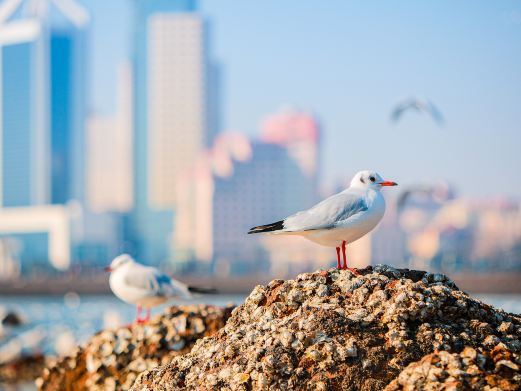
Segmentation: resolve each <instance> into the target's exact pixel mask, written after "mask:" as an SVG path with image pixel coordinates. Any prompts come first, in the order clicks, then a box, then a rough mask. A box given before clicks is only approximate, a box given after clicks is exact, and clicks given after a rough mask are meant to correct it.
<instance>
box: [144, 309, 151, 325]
mask: <svg viewBox="0 0 521 391" xmlns="http://www.w3.org/2000/svg"><path fill="white" fill-rule="evenodd" d="M149 320H150V308H147V316H146V318H145V322H148V321H149Z"/></svg>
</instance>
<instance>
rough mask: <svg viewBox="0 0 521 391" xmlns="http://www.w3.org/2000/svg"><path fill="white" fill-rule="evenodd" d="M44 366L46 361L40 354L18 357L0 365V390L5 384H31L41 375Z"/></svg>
mask: <svg viewBox="0 0 521 391" xmlns="http://www.w3.org/2000/svg"><path fill="white" fill-rule="evenodd" d="M45 364H46V359H45V357H44V356H43V355H41V354H34V355H32V356H24V357H19V358H17V359H15V360H13V361H11V362H9V363H5V364H0V390H2V389H3V385H5V384H21V383H32V382H33V381H34V379H36V378H37V377H38V376H39V375H40V373H42V370H43V368H44V367H45Z"/></svg>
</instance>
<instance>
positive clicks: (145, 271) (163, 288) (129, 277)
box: [124, 265, 190, 297]
mask: <svg viewBox="0 0 521 391" xmlns="http://www.w3.org/2000/svg"><path fill="white" fill-rule="evenodd" d="M124 280H125V283H126V284H127V285H128V286H131V287H134V288H137V289H142V290H146V291H149V292H150V295H151V296H167V297H172V296H183V297H190V293H189V292H188V288H187V287H186V286H185V285H184V284H183V283H181V282H179V281H176V280H173V279H171V278H170V277H169V276H167V275H166V274H163V273H161V272H160V271H159V270H157V269H155V268H153V267H146V266H141V265H135V267H132V268H129V270H127V272H126V274H125V278H124Z"/></svg>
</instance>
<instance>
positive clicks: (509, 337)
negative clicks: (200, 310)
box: [132, 266, 521, 391]
mask: <svg viewBox="0 0 521 391" xmlns="http://www.w3.org/2000/svg"><path fill="white" fill-rule="evenodd" d="M359 272H360V275H354V274H353V273H351V272H350V271H347V270H336V269H331V270H327V271H321V272H315V273H305V274H301V275H299V276H297V278H296V279H294V280H287V281H283V280H274V281H272V282H271V283H269V284H268V285H267V286H257V287H256V288H255V289H254V290H253V292H252V293H251V294H250V296H249V297H248V298H247V299H246V301H245V303H244V304H243V305H241V306H239V307H237V308H236V309H235V310H234V311H233V313H232V316H231V317H230V318H229V320H228V322H227V323H226V325H225V327H223V328H222V329H221V330H220V331H219V332H218V333H217V334H215V335H214V336H212V337H208V338H203V339H201V340H199V341H197V343H196V344H195V345H194V347H193V349H192V350H191V351H190V353H188V354H185V355H183V356H178V357H174V359H173V360H172V362H171V363H169V364H167V365H163V366H160V367H156V368H155V369H152V370H148V371H145V372H144V373H142V374H141V375H139V377H138V378H137V380H136V382H135V384H134V385H133V387H132V390H134V391H137V390H143V391H144V390H156V391H157V390H186V389H190V390H192V389H193V390H218V389H221V390H293V389H296V390H304V389H313V390H382V389H384V388H385V387H386V386H387V385H388V384H389V383H390V382H391V381H393V379H395V378H396V377H397V376H398V375H399V374H400V372H402V370H404V368H405V367H406V366H407V365H409V364H411V363H415V362H418V361H420V360H421V359H422V358H423V357H424V356H426V355H429V354H431V353H434V352H436V351H441V350H443V351H445V352H446V354H447V355H449V356H450V357H451V359H452V357H455V356H452V354H456V355H457V354H460V356H459V358H458V360H460V361H462V360H466V359H467V358H463V356H461V355H462V354H467V355H469V354H470V355H472V354H471V351H469V350H468V349H472V350H473V351H476V352H477V353H476V356H475V357H474V358H472V360H474V361H475V362H476V363H478V362H479V365H484V366H485V367H484V368H487V365H488V364H487V362H485V363H484V364H482V362H481V361H482V359H481V356H480V355H482V356H483V357H485V358H486V359H488V358H487V357H489V356H487V353H486V352H493V351H494V349H498V348H497V346H500V347H501V349H504V353H501V355H499V356H498V357H501V359H499V358H498V359H497V360H495V361H493V362H494V365H495V367H497V369H495V371H496V372H494V373H493V374H492V375H494V376H496V375H498V376H503V374H504V373H506V372H505V371H507V372H508V374H509V375H508V377H501V379H507V381H508V382H510V383H512V384H514V385H516V386H517V387H521V382H520V379H519V364H520V363H519V360H518V357H519V354H520V353H521V319H520V318H519V317H517V316H515V315H512V314H508V313H505V312H503V311H500V310H497V309H494V308H493V307H490V306H488V305H486V304H483V303H482V302H480V301H478V300H475V299H472V298H471V297H469V296H468V295H467V294H465V293H463V292H461V291H459V290H458V288H457V287H456V285H455V284H454V283H453V282H452V281H451V280H449V279H448V278H447V277H446V276H444V275H441V274H429V273H425V272H421V271H414V270H398V269H394V268H392V267H389V266H377V267H374V268H371V267H368V268H366V269H363V270H359ZM467 347H468V348H467ZM502 351H503V350H502ZM478 353H479V354H478ZM490 354H492V353H490ZM498 354H499V353H498ZM444 357H445V354H444ZM476 360H477V361H476ZM480 360H481V361H480ZM469 362H470V361H469ZM426 365H427V364H426ZM429 365H430V364H429ZM443 365H445V364H443ZM469 365H470V364H469ZM476 365H478V364H476ZM479 365H478V370H480V369H479V368H481V367H480V366H479ZM463 367H464V366H462V368H463ZM495 367H494V368H495ZM440 371H443V369H440ZM451 373H452V374H449V375H448V377H447V378H449V377H453V378H456V377H457V376H458V375H459V372H458V371H456V370H454V371H452V372H451ZM487 373H488V372H487ZM510 374H512V376H510ZM403 376H404V377H405V376H406V375H403ZM429 379H430V378H427V380H426V381H427V382H428V381H430V380H429ZM433 381H434V380H433ZM436 381H437V380H436ZM498 381H499V380H498ZM393 384H394V383H393ZM411 384H413V386H412V387H413V388H410V387H409V386H407V387H409V388H404V389H408V390H412V389H416V388H414V387H415V386H414V384H415V383H414V382H413V383H411ZM419 384H420V383H419ZM421 384H422V386H421V387H420V388H418V389H425V388H424V386H425V384H427V383H421ZM487 384H489V383H487ZM498 384H499V383H498ZM497 387H500V386H497ZM433 389H437V388H433Z"/></svg>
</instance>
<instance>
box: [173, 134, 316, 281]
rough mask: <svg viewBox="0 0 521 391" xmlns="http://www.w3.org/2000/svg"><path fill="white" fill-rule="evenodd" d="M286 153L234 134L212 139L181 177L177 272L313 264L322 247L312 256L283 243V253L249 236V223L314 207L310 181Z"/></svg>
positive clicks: (294, 243) (300, 244)
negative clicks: (207, 147) (191, 166)
mask: <svg viewBox="0 0 521 391" xmlns="http://www.w3.org/2000/svg"><path fill="white" fill-rule="evenodd" d="M290 152H291V151H290V149H289V148H288V147H287V146H285V145H281V144H280V143H267V142H262V141H256V142H250V141H249V140H247V139H246V138H245V137H244V136H242V135H238V134H223V135H220V136H219V137H218V138H216V140H215V144H214V146H213V147H212V148H211V149H209V150H208V151H206V152H205V153H204V154H202V155H201V156H200V159H199V161H198V162H197V164H195V166H194V167H193V168H192V170H189V171H187V172H185V175H184V176H183V177H182V179H181V180H182V186H180V187H179V194H178V200H179V210H178V212H177V213H176V218H175V221H176V224H175V227H176V230H175V233H174V238H173V239H174V240H173V246H174V248H175V252H176V258H175V259H176V267H178V268H180V269H190V268H191V267H192V266H193V265H195V267H198V268H200V269H203V270H206V271H214V272H215V273H230V274H238V273H239V274H240V273H253V272H260V271H267V270H268V268H269V267H270V264H271V266H273V267H274V268H275V269H277V268H279V269H280V265H281V264H290V263H297V262H301V263H302V265H303V266H306V265H307V264H308V263H309V262H311V261H312V259H313V258H316V257H315V256H316V255H317V254H318V252H320V249H318V248H316V249H312V250H311V251H310V248H309V246H307V245H306V244H305V243H303V242H302V240H301V239H300V240H298V239H297V241H295V240H292V239H288V242H286V243H285V245H284V246H283V247H284V248H281V246H280V245H279V246H274V245H272V243H271V242H270V240H269V239H268V240H266V238H265V237H262V236H248V235H246V232H247V231H248V229H249V228H251V227H252V226H253V225H256V224H266V223H269V222H273V221H278V220H280V219H281V218H284V217H285V216H288V215H289V214H291V213H294V212H296V211H298V210H302V209H306V208H308V207H310V206H311V204H310V203H312V202H313V201H312V200H313V198H314V194H315V191H316V190H315V189H314V188H313V178H312V177H310V176H308V175H307V173H306V172H305V171H304V170H303V168H302V166H301V165H300V163H299V161H298V159H296V158H295V157H294V156H292V155H291V153H290ZM288 243H290V245H289V246H288V245H287V244H288ZM277 247H278V248H277ZM315 247H316V246H315ZM302 249H305V250H304V251H302ZM315 250H316V251H315ZM280 254H283V255H282V258H283V259H282V260H281V257H280V256H279V255H280ZM318 258H320V257H318ZM286 269H287V268H286Z"/></svg>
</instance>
